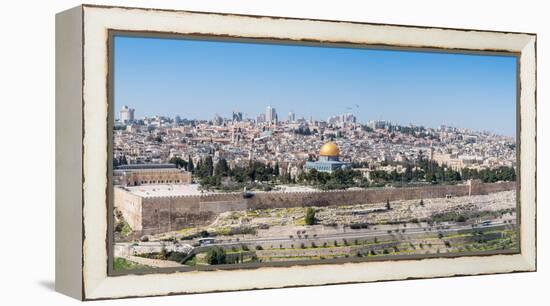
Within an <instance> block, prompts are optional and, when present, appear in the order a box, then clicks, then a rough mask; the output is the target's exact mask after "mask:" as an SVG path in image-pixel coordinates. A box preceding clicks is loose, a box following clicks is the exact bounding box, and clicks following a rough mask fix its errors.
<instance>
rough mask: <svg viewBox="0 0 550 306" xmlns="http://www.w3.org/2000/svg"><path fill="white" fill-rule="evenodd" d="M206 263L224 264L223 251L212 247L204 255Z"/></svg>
mask: <svg viewBox="0 0 550 306" xmlns="http://www.w3.org/2000/svg"><path fill="white" fill-rule="evenodd" d="M206 262H208V264H210V265H221V264H225V263H226V256H225V250H224V249H222V248H220V247H213V248H210V249H209V250H208V252H207V253H206Z"/></svg>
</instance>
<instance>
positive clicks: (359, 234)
mask: <svg viewBox="0 0 550 306" xmlns="http://www.w3.org/2000/svg"><path fill="white" fill-rule="evenodd" d="M504 225H509V223H504V222H495V223H491V224H490V225H486V226H481V225H478V226H477V227H475V229H484V230H486V229H491V228H497V227H501V226H504ZM444 227H448V228H443V229H437V227H416V228H413V227H407V228H401V229H399V230H398V232H396V230H393V231H392V232H391V233H388V230H368V229H367V230H362V231H360V230H354V231H353V232H347V233H336V234H326V235H317V237H308V238H296V237H294V238H290V237H288V236H287V237H269V238H249V239H245V240H242V239H241V240H239V241H227V242H216V243H213V244H211V245H219V246H231V245H241V244H263V243H291V242H308V241H326V240H343V239H361V238H373V237H378V238H380V237H387V236H395V235H402V236H409V235H415V234H425V233H439V232H441V233H446V232H456V231H460V230H472V226H471V225H457V224H455V225H448V226H444ZM430 228H431V230H430ZM403 229H404V230H405V232H402V230H403Z"/></svg>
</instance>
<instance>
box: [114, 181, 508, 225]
mask: <svg viewBox="0 0 550 306" xmlns="http://www.w3.org/2000/svg"><path fill="white" fill-rule="evenodd" d="M515 188H516V184H515V182H500V183H481V182H475V181H474V182H472V183H471V184H461V185H433V186H423V187H407V188H379V189H365V190H353V191H352V190H336V191H311V192H258V193H255V194H254V195H253V196H252V197H250V198H244V197H243V195H242V193H219V194H206V195H193V196H177V197H150V198H140V197H138V198H140V202H135V203H132V201H128V200H127V199H126V198H125V197H122V201H119V199H117V193H115V203H117V202H122V203H124V204H123V205H121V204H118V205H116V204H115V207H119V208H120V207H121V206H125V205H128V206H129V208H130V209H129V210H130V212H131V213H125V214H124V216H125V218H126V215H128V216H130V217H131V218H132V222H129V224H130V226H132V225H133V224H135V222H136V221H137V220H138V219H139V218H138V217H136V216H135V214H136V213H137V210H136V209H135V207H136V206H141V218H140V219H141V220H140V221H141V224H138V225H137V226H136V227H134V226H132V228H133V229H134V230H139V231H142V233H143V234H154V233H162V232H167V231H172V230H178V229H182V228H185V227H193V226H200V225H206V224H209V223H211V222H213V221H214V220H215V218H216V216H217V215H219V214H220V213H223V212H227V211H237V210H246V209H269V208H285V207H307V206H317V207H322V206H333V205H334V206H337V205H352V204H369V203H381V202H385V201H387V200H389V201H396V200H412V199H421V198H424V199H427V198H443V197H446V196H453V197H457V196H467V195H470V194H471V195H483V194H488V193H494V192H499V191H506V190H514V189H515ZM116 189H117V188H115V190H116ZM124 192H125V193H128V192H126V191H124ZM134 197H136V196H134ZM124 199H126V200H124ZM131 199H133V200H135V198H131ZM124 210H125V209H121V211H124Z"/></svg>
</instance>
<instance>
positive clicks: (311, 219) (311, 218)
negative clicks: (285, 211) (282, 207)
mask: <svg viewBox="0 0 550 306" xmlns="http://www.w3.org/2000/svg"><path fill="white" fill-rule="evenodd" d="M305 221H306V224H307V225H313V224H315V209H313V208H311V207H308V208H307V209H306V216H305Z"/></svg>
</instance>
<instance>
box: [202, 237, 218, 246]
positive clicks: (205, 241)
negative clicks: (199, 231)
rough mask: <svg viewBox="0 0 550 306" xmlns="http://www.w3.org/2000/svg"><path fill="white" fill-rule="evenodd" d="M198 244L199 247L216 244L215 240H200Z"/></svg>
mask: <svg viewBox="0 0 550 306" xmlns="http://www.w3.org/2000/svg"><path fill="white" fill-rule="evenodd" d="M198 242H199V245H200V246H205V245H209V244H213V243H214V242H216V240H215V239H214V238H200V239H199V240H198Z"/></svg>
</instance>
